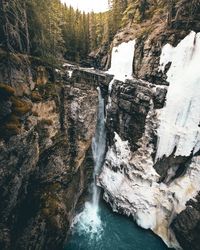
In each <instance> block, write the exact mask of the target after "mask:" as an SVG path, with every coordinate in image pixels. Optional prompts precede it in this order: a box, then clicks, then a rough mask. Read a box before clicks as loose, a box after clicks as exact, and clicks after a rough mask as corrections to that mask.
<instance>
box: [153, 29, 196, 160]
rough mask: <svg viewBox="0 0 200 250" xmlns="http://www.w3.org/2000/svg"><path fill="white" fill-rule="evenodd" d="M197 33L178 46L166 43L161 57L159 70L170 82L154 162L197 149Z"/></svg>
mask: <svg viewBox="0 0 200 250" xmlns="http://www.w3.org/2000/svg"><path fill="white" fill-rule="evenodd" d="M199 60H200V33H197V34H196V33H195V32H193V31H192V32H191V33H190V34H189V35H188V36H187V37H185V39H183V40H182V41H181V42H180V43H179V44H178V45H177V47H172V46H171V45H169V44H167V45H165V46H164V48H163V50H162V54H161V58H160V70H162V71H164V69H165V66H166V64H167V63H169V62H171V66H170V69H169V71H168V73H167V80H168V82H169V83H170V86H169V89H168V93H167V101H166V106H165V107H164V108H163V110H162V112H161V115H160V121H161V123H160V127H159V128H158V145H157V157H156V158H157V159H161V158H162V157H163V156H164V155H165V156H169V155H171V154H172V153H174V154H175V156H189V155H190V154H191V153H195V152H197V151H198V150H199V149H200V127H199V122H200V70H199Z"/></svg>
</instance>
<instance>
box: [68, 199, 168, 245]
mask: <svg viewBox="0 0 200 250" xmlns="http://www.w3.org/2000/svg"><path fill="white" fill-rule="evenodd" d="M85 219H87V218H85ZM99 219H100V221H101V226H100V227H98V230H97V231H93V229H92V227H91V230H87V227H86V228H85V230H84V227H83V225H82V223H79V222H80V221H77V224H76V225H75V226H74V228H73V229H72V232H71V235H70V236H69V239H68V243H67V245H66V247H65V248H64V250H166V249H168V248H167V247H166V246H165V244H164V243H163V242H162V240H161V239H160V238H159V237H157V236H156V235H154V234H153V233H152V232H151V231H148V230H144V229H141V228H139V227H138V226H137V225H136V224H135V223H134V222H133V220H132V219H131V218H127V217H125V216H122V215H119V214H116V213H113V212H112V211H111V209H110V208H109V207H108V205H107V204H105V202H103V201H102V200H101V201H100V204H99ZM88 221H90V218H89V214H88Z"/></svg>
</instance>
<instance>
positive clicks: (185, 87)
mask: <svg viewBox="0 0 200 250" xmlns="http://www.w3.org/2000/svg"><path fill="white" fill-rule="evenodd" d="M179 28H180V29H179ZM179 28H178V29H166V27H165V26H162V25H160V26H159V27H157V28H156V29H155V30H154V31H153V32H150V33H149V34H148V35H147V36H146V38H145V39H144V37H143V38H142V39H141V37H139V38H137V36H136V32H135V31H130V30H129V31H128V32H127V30H124V31H120V33H119V34H118V35H117V36H116V37H115V40H114V42H113V44H114V45H115V46H117V45H118V44H120V43H121V42H124V43H126V42H127V41H129V40H131V39H132V40H133V39H136V43H135V51H134V61H133V75H134V77H133V79H131V80H126V81H125V82H120V81H118V80H115V81H114V83H113V84H112V91H111V94H110V99H111V101H110V105H108V107H107V128H108V145H109V147H108V152H107V155H106V159H105V164H104V166H103V169H102V172H101V174H100V176H99V179H98V183H99V185H100V186H101V187H103V189H104V199H105V200H106V201H107V202H109V203H110V205H111V206H112V208H113V210H114V211H118V212H120V213H124V214H127V215H132V216H133V218H134V220H135V221H136V222H137V223H138V225H140V226H142V227H143V228H150V229H152V230H153V231H154V232H155V233H156V234H158V235H159V236H160V237H161V238H162V239H163V240H164V241H165V242H166V244H167V245H168V246H169V247H174V248H176V249H179V248H181V247H182V248H184V249H190V248H191V247H192V249H198V248H199V244H198V242H199V240H198V237H197V232H199V199H198V196H197V195H198V192H199V190H200V185H199V183H200V177H199V176H200V166H199V160H200V156H199V132H200V131H199V119H200V117H199V108H198V107H199V94H198V93H199V73H197V71H196V70H197V58H199V33H195V32H191V33H190V31H189V29H184V30H183V27H182V28H181V26H180V27H179ZM197 31H198V29H197ZM137 32H139V31H138V30H137ZM127 46H128V45H127ZM115 49H116V48H115ZM119 50H120V47H119ZM131 53H132V52H131ZM111 64H112V61H111ZM197 92H198V93H197ZM195 197H196V198H195Z"/></svg>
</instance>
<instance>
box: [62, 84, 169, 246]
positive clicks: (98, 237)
mask: <svg viewBox="0 0 200 250" xmlns="http://www.w3.org/2000/svg"><path fill="white" fill-rule="evenodd" d="M98 91H99V107H98V119H97V126H96V133H95V136H94V138H93V142H92V152H93V159H94V172H93V183H92V186H91V191H92V197H91V198H92V199H90V201H89V202H86V203H85V206H84V208H83V210H82V211H81V212H80V213H78V214H77V215H76V216H75V218H74V220H73V223H72V228H71V235H70V237H69V239H68V243H67V245H66V247H65V250H164V249H167V247H166V246H165V245H164V243H163V242H162V241H161V239H159V238H158V237H157V236H155V235H154V234H153V233H152V232H150V231H145V230H143V229H141V228H139V227H138V226H137V225H136V224H135V223H134V222H133V220H131V219H130V218H127V217H124V216H121V215H119V214H116V213H113V212H112V211H111V209H109V208H108V206H107V205H106V204H105V203H104V202H103V201H102V200H101V199H100V189H99V188H98V187H97V186H96V184H95V181H96V176H97V175H98V174H99V171H100V169H101V167H102V164H103V160H104V155H105V145H106V131H105V123H104V121H105V117H104V108H105V107H104V99H103V98H102V96H101V90H100V89H98Z"/></svg>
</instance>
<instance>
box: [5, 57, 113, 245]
mask: <svg viewBox="0 0 200 250" xmlns="http://www.w3.org/2000/svg"><path fill="white" fill-rule="evenodd" d="M34 60H35V59H34ZM27 61H28V62H29V63H28V65H26V66H27V68H26V69H25V70H24V71H22V70H21V69H20V70H19V71H17V68H14V69H12V68H11V70H12V71H13V70H14V71H15V72H13V74H12V76H11V78H10V77H9V74H6V73H5V71H6V69H4V70H3V71H1V72H0V79H1V81H2V82H4V84H1V85H0V95H1V97H2V98H1V101H0V102H1V109H0V119H1V126H3V127H2V128H3V130H2V131H1V139H0V191H1V192H0V200H1V202H0V210H1V211H0V217H1V219H0V248H1V249H62V247H63V243H64V241H65V238H66V236H67V232H68V230H69V227H70V224H71V220H72V218H73V215H74V212H75V209H76V205H77V202H78V200H79V198H80V196H81V194H82V193H83V191H84V189H85V187H86V186H87V178H88V177H87V176H88V170H87V167H86V166H88V164H91V161H90V163H89V162H88V160H87V159H88V157H89V158H91V151H90V146H91V141H92V137H93V136H94V133H95V128H96V119H97V109H98V91H97V87H98V86H100V87H102V89H103V90H104V92H105V93H106V91H107V89H108V83H109V81H110V80H111V79H112V76H108V75H106V74H104V73H103V72H100V71H98V72H95V71H92V70H83V69H78V68H77V67H74V66H71V67H72V68H73V70H72V71H74V72H73V74H72V71H71V74H68V70H67V69H66V67H64V68H61V69H59V70H57V69H53V68H50V67H49V66H46V65H43V69H44V70H47V72H46V73H45V76H43V75H41V72H40V74H38V73H37V72H38V62H37V64H36V63H35V61H34V62H32V63H31V62H30V60H28V58H27ZM75 68H76V69H75ZM7 71H8V69H7ZM27 72H32V74H31V75H30V76H31V78H30V79H29V80H30V82H32V83H33V84H31V85H30V84H29V83H27V82H24V81H22V79H23V76H24V75H27ZM42 72H43V71H42ZM69 73H70V72H69ZM14 76H15V77H14ZM32 76H33V77H32ZM47 76H48V78H46V77H47ZM38 78H39V79H38ZM43 80H44V81H43ZM23 86H25V88H23V89H24V90H25V91H24V90H22V87H23ZM27 105H28V107H29V109H27V108H26V109H25V107H26V106H27Z"/></svg>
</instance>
